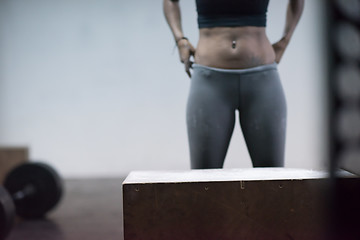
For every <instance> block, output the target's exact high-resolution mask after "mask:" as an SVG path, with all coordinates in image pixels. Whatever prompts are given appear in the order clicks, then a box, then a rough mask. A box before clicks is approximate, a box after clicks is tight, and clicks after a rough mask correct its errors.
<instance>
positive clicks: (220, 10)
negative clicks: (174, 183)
mask: <svg viewBox="0 0 360 240" xmlns="http://www.w3.org/2000/svg"><path fill="white" fill-rule="evenodd" d="M268 3H269V0H196V6H197V12H198V25H199V31H200V38H199V42H198V45H197V48H196V49H195V48H194V47H193V45H192V44H191V43H190V42H189V40H188V39H187V38H186V37H185V35H184V34H183V31H182V27H181V13H180V7H179V1H178V0H164V2H163V7H164V14H165V17H166V20H167V22H168V24H169V26H170V28H171V31H172V33H173V35H174V38H175V42H176V45H177V47H178V50H179V55H180V60H181V62H182V63H184V65H185V71H186V73H187V74H188V75H189V76H190V77H191V87H190V93H189V98H188V105H187V128H188V137H189V146H190V159H191V168H192V169H203V168H222V167H223V164H224V159H225V156H226V152H227V149H228V146H229V143H230V139H231V135H232V132H233V128H234V123H235V112H236V110H238V112H239V119H240V125H241V129H242V132H243V134H244V138H245V142H246V145H247V148H248V151H249V154H250V157H251V160H252V164H253V166H254V167H283V166H284V147H285V132H286V102H285V96H284V92H283V89H282V86H281V82H280V79H279V75H278V72H277V63H279V62H280V60H281V57H282V56H283V54H284V51H285V49H286V47H287V45H288V44H289V42H290V39H291V36H292V35H293V33H294V30H295V27H296V25H297V23H298V21H299V19H300V16H301V14H302V11H303V8H304V0H289V3H288V9H287V16H286V24H285V31H284V34H283V36H282V38H281V39H280V41H278V42H277V43H275V44H271V43H270V42H269V40H268V38H267V36H266V32H265V27H266V12H267V7H268ZM192 56H193V57H194V59H195V63H194V64H192V62H191V60H190V58H191V57H192ZM190 68H193V72H192V74H191V72H190Z"/></svg>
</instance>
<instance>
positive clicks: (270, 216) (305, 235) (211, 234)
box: [123, 168, 359, 240]
mask: <svg viewBox="0 0 360 240" xmlns="http://www.w3.org/2000/svg"><path fill="white" fill-rule="evenodd" d="M343 175H344V178H345V177H346V179H349V181H351V180H354V179H355V180H356V181H358V180H359V179H358V178H356V177H355V176H353V175H350V174H348V173H346V172H344V173H343ZM328 183H329V182H328V179H327V174H326V172H318V171H309V170H301V169H284V168H256V169H232V170H225V169H221V170H220V169H217V170H191V171H183V172H180V171H174V172H131V173H130V174H129V176H128V177H127V178H126V179H125V181H124V182H123V214H124V216H123V217H124V240H238V239H239V240H240V239H241V240H246V239H249V240H253V239H259V240H267V239H274V240H283V239H284V240H285V239H286V240H290V239H296V240H302V239H304V240H320V239H325V238H324V234H325V231H326V227H325V226H327V224H326V218H327V216H326V213H325V209H326V208H327V207H328V206H327V204H328V199H327V197H328V196H327V195H326V194H325V189H326V188H327V186H328Z"/></svg>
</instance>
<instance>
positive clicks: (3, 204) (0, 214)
mask: <svg viewBox="0 0 360 240" xmlns="http://www.w3.org/2000/svg"><path fill="white" fill-rule="evenodd" d="M14 218H15V206H14V203H13V200H12V199H11V196H10V195H9V193H8V192H7V191H6V190H5V188H3V187H1V186H0V240H3V239H5V238H6V236H7V235H8V234H9V232H10V230H11V228H12V226H13V224H14Z"/></svg>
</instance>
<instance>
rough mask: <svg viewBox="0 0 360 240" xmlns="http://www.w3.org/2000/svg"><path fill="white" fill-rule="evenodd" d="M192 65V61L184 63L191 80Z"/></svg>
mask: <svg viewBox="0 0 360 240" xmlns="http://www.w3.org/2000/svg"><path fill="white" fill-rule="evenodd" d="M192 65H193V62H192V61H190V60H187V61H185V62H184V66H185V72H186V73H187V75H188V76H189V78H191V72H190V68H192Z"/></svg>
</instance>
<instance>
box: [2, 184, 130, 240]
mask: <svg viewBox="0 0 360 240" xmlns="http://www.w3.org/2000/svg"><path fill="white" fill-rule="evenodd" d="M123 180H124V179H122V178H119V179H83V180H66V181H65V194H64V196H63V199H62V200H61V202H60V204H59V206H58V207H57V208H56V209H55V210H54V211H52V212H50V213H49V214H48V216H47V218H46V219H40V220H32V221H24V220H17V222H16V224H15V226H14V228H13V229H12V231H11V233H10V235H9V237H8V238H7V240H102V239H106V240H115V239H116V240H122V239H123V222H122V187H121V186H122V182H123Z"/></svg>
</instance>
